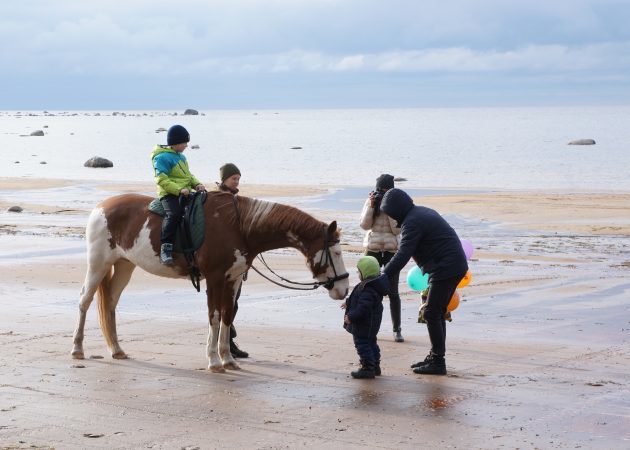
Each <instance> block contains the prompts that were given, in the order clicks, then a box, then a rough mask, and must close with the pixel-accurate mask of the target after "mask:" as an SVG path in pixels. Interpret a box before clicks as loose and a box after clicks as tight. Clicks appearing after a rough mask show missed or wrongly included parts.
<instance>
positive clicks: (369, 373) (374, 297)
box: [342, 256, 388, 378]
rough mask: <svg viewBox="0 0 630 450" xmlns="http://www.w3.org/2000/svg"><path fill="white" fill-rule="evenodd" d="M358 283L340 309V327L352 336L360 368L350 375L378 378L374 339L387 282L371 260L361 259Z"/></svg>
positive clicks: (375, 262) (367, 258)
mask: <svg viewBox="0 0 630 450" xmlns="http://www.w3.org/2000/svg"><path fill="white" fill-rule="evenodd" d="M357 269H359V278H360V279H361V283H359V284H357V285H356V286H355V287H354V289H353V290H352V293H351V294H350V296H349V297H348V299H347V300H346V303H345V305H342V308H344V309H345V310H346V312H345V315H344V317H343V323H344V325H343V327H344V328H345V329H346V330H347V331H348V332H349V333H352V338H353V340H354V346H355V348H356V349H357V353H358V354H359V360H360V363H361V367H360V368H359V370H356V371H354V372H350V375H352V378H374V376H375V375H380V374H381V350H380V348H379V347H378V344H377V343H376V335H377V334H378V330H379V328H380V327H381V319H382V318H383V295H385V294H386V293H387V289H388V286H387V282H386V280H385V279H384V278H383V277H381V278H379V275H380V273H381V268H380V266H379V263H378V260H377V259H376V258H375V257H373V256H362V257H361V258H360V259H359V262H358V263H357Z"/></svg>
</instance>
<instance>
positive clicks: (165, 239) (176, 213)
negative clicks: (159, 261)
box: [160, 194, 182, 244]
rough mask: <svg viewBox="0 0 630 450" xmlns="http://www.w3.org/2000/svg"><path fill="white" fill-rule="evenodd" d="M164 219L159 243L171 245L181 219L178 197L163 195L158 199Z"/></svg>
mask: <svg viewBox="0 0 630 450" xmlns="http://www.w3.org/2000/svg"><path fill="white" fill-rule="evenodd" d="M160 202H161V203H162V207H163V208H164V212H165V213H166V217H164V220H163V221H162V234H161V236H160V241H161V243H162V244H172V243H173V242H175V232H176V231H177V225H179V221H180V219H181V217H182V207H181V205H180V204H179V197H177V196H175V195H170V194H168V195H165V196H164V197H162V198H161V199H160Z"/></svg>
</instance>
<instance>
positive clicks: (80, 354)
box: [71, 350, 85, 359]
mask: <svg viewBox="0 0 630 450" xmlns="http://www.w3.org/2000/svg"><path fill="white" fill-rule="evenodd" d="M71 355H72V359H85V355H84V354H83V350H74V351H73V352H72V353H71Z"/></svg>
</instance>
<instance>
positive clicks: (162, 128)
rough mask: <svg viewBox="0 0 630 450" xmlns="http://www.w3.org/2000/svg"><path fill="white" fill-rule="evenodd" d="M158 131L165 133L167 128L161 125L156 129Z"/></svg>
mask: <svg viewBox="0 0 630 450" xmlns="http://www.w3.org/2000/svg"><path fill="white" fill-rule="evenodd" d="M155 132H156V133H165V132H166V128H164V127H160V128H158V129H157V130H155Z"/></svg>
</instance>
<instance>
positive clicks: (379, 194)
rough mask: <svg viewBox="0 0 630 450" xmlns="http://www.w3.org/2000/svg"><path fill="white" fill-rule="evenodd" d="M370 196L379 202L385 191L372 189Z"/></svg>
mask: <svg viewBox="0 0 630 450" xmlns="http://www.w3.org/2000/svg"><path fill="white" fill-rule="evenodd" d="M370 197H371V198H372V199H373V200H374V201H375V202H378V201H380V200H381V199H382V198H383V192H382V191H379V190H376V191H372V192H370Z"/></svg>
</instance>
